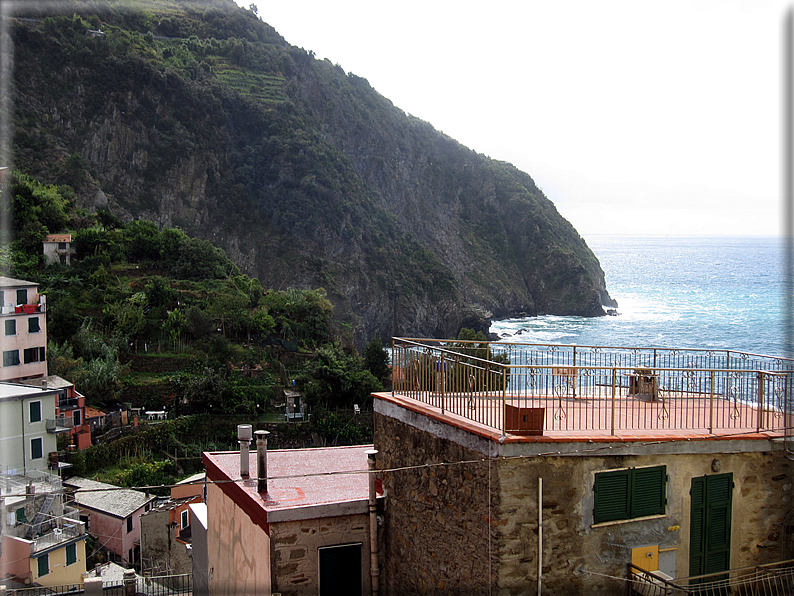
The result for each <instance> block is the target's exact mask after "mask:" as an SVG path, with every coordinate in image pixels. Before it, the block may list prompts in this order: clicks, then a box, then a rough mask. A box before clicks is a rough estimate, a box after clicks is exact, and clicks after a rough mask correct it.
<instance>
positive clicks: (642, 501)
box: [593, 466, 667, 524]
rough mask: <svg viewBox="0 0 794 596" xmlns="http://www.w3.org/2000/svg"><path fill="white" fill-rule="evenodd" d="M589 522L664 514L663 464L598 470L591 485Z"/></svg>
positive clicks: (665, 470) (664, 482)
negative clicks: (591, 495)
mask: <svg viewBox="0 0 794 596" xmlns="http://www.w3.org/2000/svg"><path fill="white" fill-rule="evenodd" d="M593 494H594V497H595V504H594V507H593V523H596V524H599V523H603V522H610V521H619V520H624V519H634V518H636V517H645V516H646V515H664V513H665V506H666V505H667V468H666V466H655V467H653V468H629V469H626V470H614V471H612V472H598V473H597V474H596V475H595V485H594V486H593Z"/></svg>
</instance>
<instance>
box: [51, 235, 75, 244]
mask: <svg viewBox="0 0 794 596" xmlns="http://www.w3.org/2000/svg"><path fill="white" fill-rule="evenodd" d="M71 241H72V235H71V234H48V235H47V237H46V238H45V239H44V242H71Z"/></svg>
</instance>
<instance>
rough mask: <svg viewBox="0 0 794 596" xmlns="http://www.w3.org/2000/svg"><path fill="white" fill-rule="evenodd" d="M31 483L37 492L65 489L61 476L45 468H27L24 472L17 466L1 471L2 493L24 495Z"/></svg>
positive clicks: (0, 483)
mask: <svg viewBox="0 0 794 596" xmlns="http://www.w3.org/2000/svg"><path fill="white" fill-rule="evenodd" d="M31 483H33V486H34V487H35V491H36V492H37V493H43V492H60V491H62V490H63V482H62V481H61V478H60V476H57V475H56V474H50V473H49V472H45V471H43V470H27V471H25V472H24V473H23V472H22V470H21V469H19V468H17V469H11V470H5V471H3V472H0V494H3V495H8V494H14V495H20V494H21V495H24V494H26V489H27V487H28V486H29V485H30V484H31Z"/></svg>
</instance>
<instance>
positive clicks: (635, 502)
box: [631, 466, 667, 517]
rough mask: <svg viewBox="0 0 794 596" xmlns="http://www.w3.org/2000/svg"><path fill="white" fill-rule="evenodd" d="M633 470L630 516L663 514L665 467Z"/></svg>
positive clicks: (665, 491)
mask: <svg viewBox="0 0 794 596" xmlns="http://www.w3.org/2000/svg"><path fill="white" fill-rule="evenodd" d="M632 471H633V472H634V485H633V487H632V489H633V490H632V495H631V517H643V516H645V515H664V512H665V505H666V504H667V490H666V488H667V487H666V480H667V468H666V467H665V466H659V467H656V468H639V469H634V470H632Z"/></svg>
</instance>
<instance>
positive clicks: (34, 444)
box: [30, 439, 44, 459]
mask: <svg viewBox="0 0 794 596" xmlns="http://www.w3.org/2000/svg"><path fill="white" fill-rule="evenodd" d="M42 457H44V448H43V447H42V441H41V439H32V440H31V441H30V459H41V458H42Z"/></svg>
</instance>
